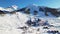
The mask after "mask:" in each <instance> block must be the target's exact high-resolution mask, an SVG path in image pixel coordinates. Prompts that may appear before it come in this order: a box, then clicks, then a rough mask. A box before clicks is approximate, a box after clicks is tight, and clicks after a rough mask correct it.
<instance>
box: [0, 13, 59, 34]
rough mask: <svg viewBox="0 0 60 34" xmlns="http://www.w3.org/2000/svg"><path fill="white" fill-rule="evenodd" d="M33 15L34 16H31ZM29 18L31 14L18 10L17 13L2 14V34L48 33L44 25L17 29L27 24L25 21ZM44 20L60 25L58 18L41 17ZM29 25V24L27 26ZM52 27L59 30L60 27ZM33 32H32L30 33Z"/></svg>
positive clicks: (0, 32) (0, 23) (0, 33)
mask: <svg viewBox="0 0 60 34" xmlns="http://www.w3.org/2000/svg"><path fill="white" fill-rule="evenodd" d="M30 17H33V16H30ZM28 19H29V15H27V14H23V13H21V12H17V13H16V14H12V15H11V14H5V15H4V16H0V34H23V33H24V34H47V33H46V31H48V30H44V29H43V27H44V26H39V27H29V29H28V30H26V31H23V30H21V29H17V28H18V27H23V26H27V25H26V24H25V22H26V21H27V20H28ZM41 19H42V20H43V19H45V20H48V22H49V23H50V24H52V25H55V26H60V21H59V22H58V23H57V21H58V20H57V21H55V20H56V19H48V18H47V19H46V18H41ZM27 27H28V26H27ZM38 28H39V29H40V31H37V29H38ZM51 29H55V30H59V29H60V28H56V27H53V28H52V27H51V28H50V30H51ZM30 32H32V33H30Z"/></svg>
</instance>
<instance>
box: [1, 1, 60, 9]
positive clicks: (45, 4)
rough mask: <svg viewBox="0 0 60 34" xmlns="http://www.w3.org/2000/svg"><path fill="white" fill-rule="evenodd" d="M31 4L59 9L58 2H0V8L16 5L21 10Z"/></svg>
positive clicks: (59, 4)
mask: <svg viewBox="0 0 60 34" xmlns="http://www.w3.org/2000/svg"><path fill="white" fill-rule="evenodd" d="M32 4H36V5H39V6H47V7H52V8H60V0H0V7H8V6H12V5H17V6H18V7H19V8H23V7H25V6H27V5H32Z"/></svg>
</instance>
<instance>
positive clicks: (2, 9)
mask: <svg viewBox="0 0 60 34" xmlns="http://www.w3.org/2000/svg"><path fill="white" fill-rule="evenodd" d="M17 9H18V6H16V5H12V6H9V7H7V8H3V7H0V10H1V11H9V12H11V11H14V10H17Z"/></svg>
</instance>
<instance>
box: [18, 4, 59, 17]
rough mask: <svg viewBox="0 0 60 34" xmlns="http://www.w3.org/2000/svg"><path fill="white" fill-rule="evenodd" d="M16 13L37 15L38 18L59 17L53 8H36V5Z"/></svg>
mask: <svg viewBox="0 0 60 34" xmlns="http://www.w3.org/2000/svg"><path fill="white" fill-rule="evenodd" d="M17 11H21V12H24V13H26V14H30V15H37V16H40V17H56V16H60V14H59V13H60V12H58V11H57V9H55V8H49V7H44V6H36V5H34V4H33V5H28V6H27V7H25V8H22V9H20V10H17Z"/></svg>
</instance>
